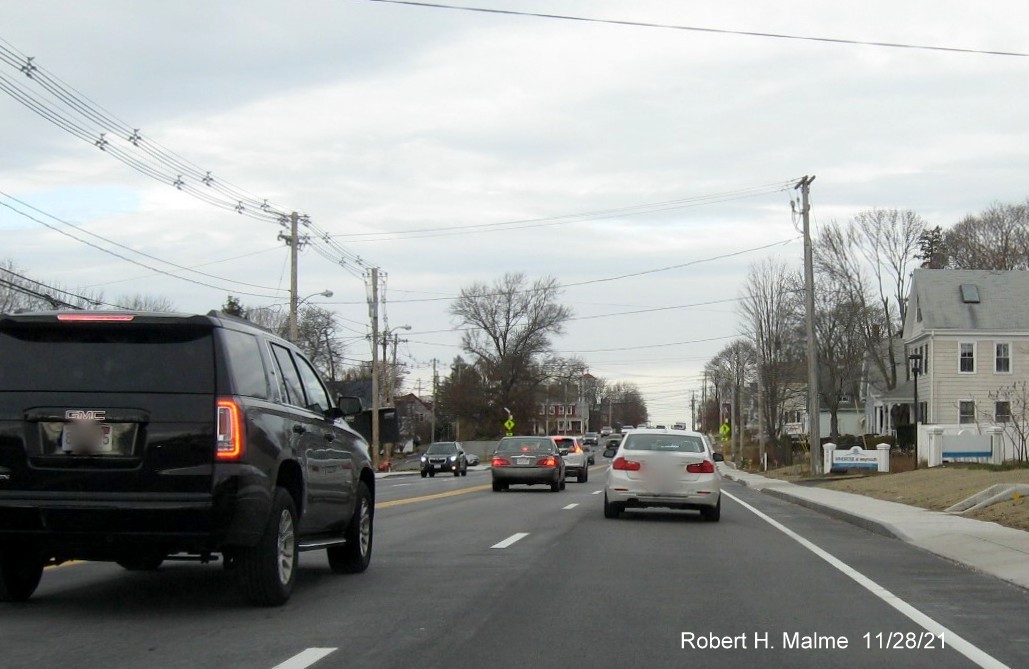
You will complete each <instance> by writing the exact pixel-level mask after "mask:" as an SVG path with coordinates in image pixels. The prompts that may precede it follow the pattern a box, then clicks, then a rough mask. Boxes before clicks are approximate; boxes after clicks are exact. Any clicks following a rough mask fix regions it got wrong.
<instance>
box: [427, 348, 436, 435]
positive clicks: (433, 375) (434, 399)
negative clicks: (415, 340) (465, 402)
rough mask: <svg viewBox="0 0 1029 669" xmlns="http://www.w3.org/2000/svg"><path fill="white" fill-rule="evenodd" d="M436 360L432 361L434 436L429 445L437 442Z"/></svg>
mask: <svg viewBox="0 0 1029 669" xmlns="http://www.w3.org/2000/svg"><path fill="white" fill-rule="evenodd" d="M436 383H437V378H436V358H433V359H432V434H431V435H430V436H429V443H430V444H431V443H432V442H434V441H436Z"/></svg>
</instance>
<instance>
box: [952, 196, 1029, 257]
mask: <svg viewBox="0 0 1029 669" xmlns="http://www.w3.org/2000/svg"><path fill="white" fill-rule="evenodd" d="M944 239H945V242H944V246H945V248H946V251H947V254H948V256H949V259H950V266H952V267H953V268H954V269H992V270H1014V269H1020V270H1025V269H1029V200H1027V201H1026V202H1023V203H1020V204H999V203H998V204H994V205H992V206H991V207H989V208H988V209H987V210H986V211H984V212H983V213H981V214H979V215H972V216H966V217H965V218H964V219H962V220H961V221H960V222H959V223H957V224H955V225H954V227H953V228H951V229H950V230H948V231H947V232H946V234H945V237H944Z"/></svg>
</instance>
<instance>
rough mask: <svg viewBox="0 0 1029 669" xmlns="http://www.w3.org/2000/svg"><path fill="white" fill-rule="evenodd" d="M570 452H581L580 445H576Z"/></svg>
mask: <svg viewBox="0 0 1029 669" xmlns="http://www.w3.org/2000/svg"><path fill="white" fill-rule="evenodd" d="M572 453H582V447H581V446H578V445H576V447H575V448H573V449H572Z"/></svg>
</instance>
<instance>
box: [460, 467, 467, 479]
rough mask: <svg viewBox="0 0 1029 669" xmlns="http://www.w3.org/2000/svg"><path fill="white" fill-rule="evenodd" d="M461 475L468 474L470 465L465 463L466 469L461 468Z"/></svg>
mask: <svg viewBox="0 0 1029 669" xmlns="http://www.w3.org/2000/svg"><path fill="white" fill-rule="evenodd" d="M461 476H468V465H465V466H464V469H462V470H461Z"/></svg>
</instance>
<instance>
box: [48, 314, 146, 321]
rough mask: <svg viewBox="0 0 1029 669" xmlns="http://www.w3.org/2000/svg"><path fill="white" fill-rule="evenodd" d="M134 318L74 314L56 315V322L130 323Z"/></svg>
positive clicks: (123, 315)
mask: <svg viewBox="0 0 1029 669" xmlns="http://www.w3.org/2000/svg"><path fill="white" fill-rule="evenodd" d="M133 318H135V316H133V315H131V314H90V313H81V312H80V313H74V314H57V320H59V321H67V322H70V323H76V322H78V323H81V322H90V323H123V322H127V321H131V320H132V319H133Z"/></svg>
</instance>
